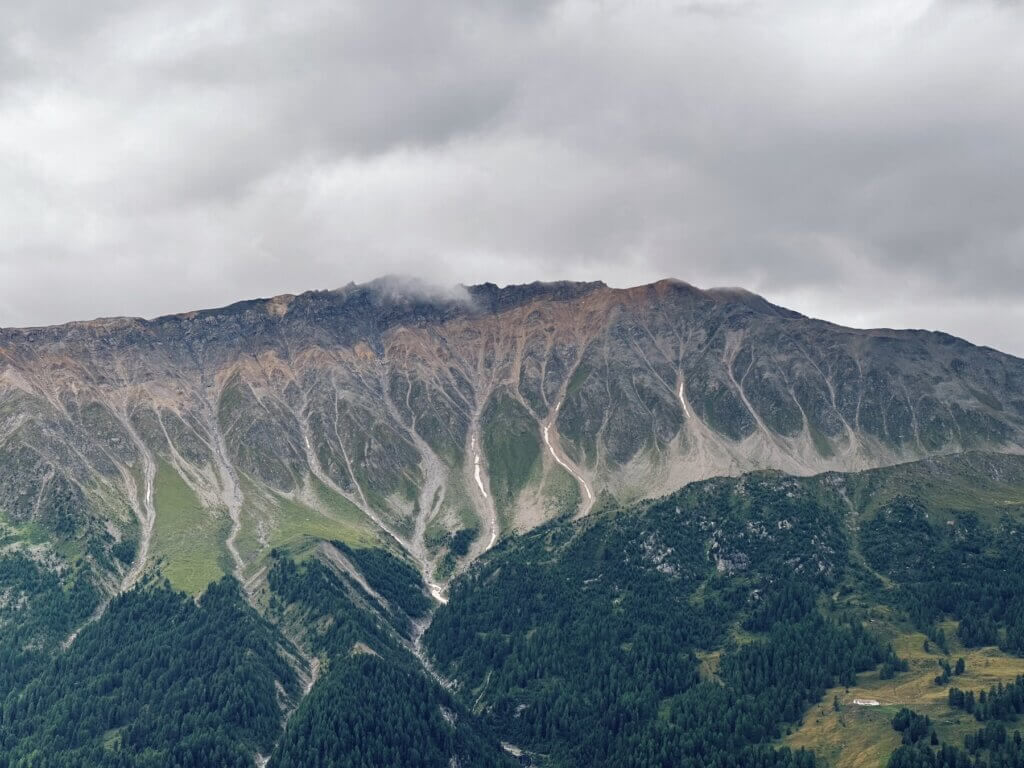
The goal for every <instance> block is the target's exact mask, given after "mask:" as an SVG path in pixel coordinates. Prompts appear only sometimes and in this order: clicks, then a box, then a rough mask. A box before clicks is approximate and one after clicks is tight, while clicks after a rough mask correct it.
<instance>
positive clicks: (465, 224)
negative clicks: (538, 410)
mask: <svg viewBox="0 0 1024 768" xmlns="http://www.w3.org/2000/svg"><path fill="white" fill-rule="evenodd" d="M0 18H3V19H4V21H3V22H2V26H0V169H2V170H0V196H2V199H3V200H4V201H5V205H4V206H2V207H0V324H4V325H12V324H35V323H50V322H57V321H63V320H68V319H72V318H82V317H92V316H96V315H109V314H121V313H125V314H141V315H154V314H158V313H162V312H171V311H179V310H185V309H189V308H194V307H198V306H209V305H215V304H222V303H226V302H228V301H231V300H234V299H239V298H245V297H250V296H257V295H271V294H276V293H282V292H296V291H301V290H305V289H308V288H320V287H330V286H333V285H342V284H345V283H348V282H349V281H352V280H358V281H362V280H368V279H372V278H375V277H378V276H380V275H382V274H386V273H393V274H402V275H410V276H413V277H420V278H428V279H429V280H430V281H432V282H449V283H472V282H479V281H484V280H491V281H495V282H511V281H515V282H520V281H532V280H535V279H563V278H565V279H603V280H605V281H606V282H609V283H610V284H613V285H627V284H635V283H639V282H644V281H648V280H654V279H658V278H660V277H665V276H674V277H679V278H682V279H685V280H687V281H689V282H692V283H695V284H698V285H704V286H710V285H742V286H744V287H747V288H749V289H751V290H755V291H759V292H762V293H765V294H766V295H768V297H769V298H771V299H772V300H773V301H776V302H779V303H782V304H788V305H791V306H793V307H794V308H795V309H798V310H800V311H803V312H807V313H811V314H817V315H824V316H826V317H828V318H829V319H834V320H837V321H840V322H849V323H857V324H867V325H892V326H925V327H937V328H942V329H944V330H948V331H950V332H953V333H959V334H962V335H965V336H967V337H968V338H970V339H971V340H974V341H978V342H982V343H990V344H995V345H998V346H1000V347H1001V348H1003V349H1006V350H1008V351H1013V352H1016V353H1017V354H1024V330H1021V329H1022V328H1024V324H1022V323H1021V322H1020V320H1021V319H1022V318H1021V312H1022V310H1021V307H1022V306H1024V288H1022V286H1024V258H1022V249H1024V220H1022V219H1021V217H1020V215H1019V201H1020V200H1021V199H1024V81H1022V80H1021V78H1019V77H1018V76H1017V74H1018V73H1019V72H1020V71H1022V68H1024V49H1021V47H1020V46H1019V40H1020V39H1021V36H1022V34H1024V10H1022V7H1021V5H1020V4H1019V3H1008V2H983V1H980V0H978V1H968V0H942V1H941V2H924V1H923V0H897V1H896V2H893V1H892V0H886V1H883V0H864V1H863V2H857V3H852V2H848V1H846V0H822V2H819V3H806V2H797V0H778V1H777V2H771V3H768V2H744V1H741V0H731V1H730V0H721V1H720V2H714V1H713V0H707V1H705V2H683V1H682V0H678V1H677V0H636V1H634V2H619V1H617V0H603V1H601V2H599V1H598V0H564V1H563V2H540V1H536V2H529V3H526V2H522V3H520V2H516V3H510V2H502V1H501V0H485V1H484V2H470V0H444V1H443V2H440V3H428V4H425V3H415V2H411V1H409V0H406V1H400V0H374V2H369V0H365V1H364V0H357V1H354V2H351V3H345V4H338V3H330V2H319V1H312V2H309V1H297V2H295V3H289V4H287V5H281V4H279V3H270V2H244V3H243V2H241V0H208V1H207V2H202V3H200V2H198V1H194V2H193V1H191V0H190V1H188V2H177V3H170V2H141V3H125V2H119V1H116V0H109V1H107V2H97V3H89V4H84V5H80V6H76V7H75V8H73V9H72V8H69V7H67V6H66V4H63V3H55V2H46V1H44V2H39V3H31V4H15V3H9V7H4V8H3V13H0Z"/></svg>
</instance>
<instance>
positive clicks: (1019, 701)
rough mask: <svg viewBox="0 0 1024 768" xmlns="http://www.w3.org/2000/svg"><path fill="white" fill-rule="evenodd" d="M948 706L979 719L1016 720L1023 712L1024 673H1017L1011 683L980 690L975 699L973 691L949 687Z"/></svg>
mask: <svg viewBox="0 0 1024 768" xmlns="http://www.w3.org/2000/svg"><path fill="white" fill-rule="evenodd" d="M949 706H951V707H955V708H957V709H963V710H966V711H967V712H971V713H973V714H974V717H975V718H976V719H977V720H979V721H982V722H984V721H986V720H1016V719H1017V717H1018V716H1019V715H1021V714H1024V675H1018V676H1017V678H1016V680H1014V681H1013V682H1012V683H1009V684H1006V685H1004V684H1003V683H999V684H997V685H994V686H992V687H991V688H989V689H988V692H985V691H981V692H980V694H979V695H978V697H977V699H975V695H974V692H973V691H961V690H960V689H959V688H950V689H949Z"/></svg>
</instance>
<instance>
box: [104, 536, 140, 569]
mask: <svg viewBox="0 0 1024 768" xmlns="http://www.w3.org/2000/svg"><path fill="white" fill-rule="evenodd" d="M135 549H136V545H135V540H134V539H121V541H119V542H117V544H115V545H114V546H112V547H111V548H110V554H112V555H113V556H114V557H116V558H117V559H118V560H120V561H121V562H122V563H123V564H124V565H131V563H132V561H133V560H134V559H135Z"/></svg>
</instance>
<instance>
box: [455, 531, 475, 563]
mask: <svg viewBox="0 0 1024 768" xmlns="http://www.w3.org/2000/svg"><path fill="white" fill-rule="evenodd" d="M478 533H479V532H478V531H477V530H476V529H475V528H463V529H461V530H459V531H456V532H455V533H454V534H453V535H452V538H451V543H450V544H449V545H448V550H449V551H450V552H451V553H452V554H453V555H455V556H456V557H465V556H466V555H468V554H469V545H470V544H472V543H473V540H474V539H476V537H477V535H478Z"/></svg>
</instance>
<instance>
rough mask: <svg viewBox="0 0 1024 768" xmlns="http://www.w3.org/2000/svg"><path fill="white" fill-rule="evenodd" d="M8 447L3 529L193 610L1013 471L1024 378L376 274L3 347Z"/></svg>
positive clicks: (661, 289)
mask: <svg viewBox="0 0 1024 768" xmlns="http://www.w3.org/2000/svg"><path fill="white" fill-rule="evenodd" d="M0 446H2V447H0V510H2V512H3V517H4V519H5V522H6V526H7V529H8V536H10V537H14V538H19V537H20V538H23V539H25V540H32V532H33V531H37V530H41V531H45V532H46V538H48V539H49V538H52V540H54V541H56V542H59V546H57V547H55V552H54V553H53V554H54V556H55V557H63V558H64V559H68V558H69V557H71V556H81V557H82V558H83V560H84V561H85V562H86V563H87V564H88V566H89V567H90V569H91V570H92V573H93V574H94V576H95V577H96V578H97V579H98V581H99V583H100V584H101V585H102V589H104V590H106V591H108V592H113V591H116V590H117V589H118V588H119V587H127V586H129V585H130V584H132V583H133V582H134V581H135V580H136V579H137V578H138V577H139V575H140V574H141V573H142V572H143V571H144V569H146V568H147V567H149V566H150V565H152V564H154V563H156V562H160V563H161V564H162V567H163V571H164V573H165V574H167V575H168V576H169V577H170V579H171V581H172V583H173V584H175V585H176V586H180V587H183V588H185V589H188V590H191V591H196V590H201V589H202V588H203V587H205V586H206V584H207V583H209V582H210V581H212V580H213V579H215V578H216V577H218V576H219V575H221V574H223V573H233V574H235V575H237V576H238V577H239V578H240V579H241V580H243V581H248V580H250V579H253V578H255V577H257V576H258V574H259V572H260V570H261V569H262V567H263V566H264V565H265V563H266V558H267V554H268V552H269V550H270V549H271V548H273V547H275V546H282V545H291V544H294V543H295V542H296V541H297V540H299V539H301V538H303V537H307V536H308V537H314V538H315V537H321V538H322V534H324V533H325V532H327V533H329V534H330V535H333V536H336V537H341V538H354V539H365V540H368V541H369V540H378V541H383V542H385V543H388V544H395V543H396V542H397V543H398V544H399V545H400V548H401V549H402V550H404V551H405V552H407V553H408V554H409V555H411V556H412V557H413V558H414V560H415V561H416V562H417V563H418V564H419V565H420V567H421V569H422V570H423V572H424V574H425V575H426V576H427V577H428V580H431V581H438V582H443V581H444V580H445V579H446V578H447V577H448V576H449V575H450V573H451V572H452V571H453V570H455V569H456V568H457V567H458V564H459V563H460V562H461V563H464V562H465V561H466V560H467V559H472V558H474V557H476V556H478V555H479V554H480V552H481V551H483V550H484V549H486V548H487V547H488V546H489V545H490V544H492V543H493V542H494V541H495V540H496V539H497V538H498V537H500V536H502V535H504V534H506V533H508V532H509V531H512V530H516V531H524V530H528V529H529V528H532V527H534V526H536V525H537V524H539V523H542V522H544V521H546V520H549V519H552V518H555V517H558V516H560V515H565V514H582V513H585V512H586V511H587V509H589V508H590V506H591V504H592V503H593V502H594V500H595V499H597V498H598V497H600V496H602V495H607V496H608V497H610V498H613V499H615V500H616V501H619V502H628V501H631V500H634V499H637V498H640V497H644V496H653V495H657V494H660V493H666V492H669V491H671V490H674V489H675V488H678V487H679V486H680V485H683V484H685V483H687V482H691V481H694V480H699V479H703V478H707V477H712V476H715V475H721V474H737V473H740V472H744V471H749V470H754V469H762V468H774V469H780V470H783V471H787V472H791V473H794V474H811V473H815V472H820V471H826V470H854V469H864V468H869V467H875V466H883V465H888V464H895V463H898V462H903V461H908V460H912V459H915V458H920V457H924V456H929V455H937V454H945V453H954V452H959V451H964V450H969V449H991V450H997V451H1009V452H1018V451H1020V450H1021V447H1022V446H1024V361H1021V360H1019V359H1017V358H1013V357H1010V356H1007V355H1003V354H1000V353H998V352H996V351H994V350H991V349H984V348H978V347H974V346H972V345H970V344H968V343H966V342H964V341H961V340H958V339H955V338H953V337H950V336H947V335H943V334H938V333H925V332H918V331H880V330H875V331H858V330H852V329H848V328H841V327H838V326H835V325H831V324H828V323H825V322H822V321H818V320H812V319H809V318H806V317H803V316H801V315H799V314H797V313H794V312H791V311H788V310H785V309H782V308H780V307H776V306H774V305H772V304H770V303H768V302H767V301H765V300H763V299H761V298H759V297H757V296H754V295H752V294H749V293H746V292H743V291H737V290H712V291H702V290H698V289H696V288H694V287H692V286H689V285H686V284H684V283H679V282H673V281H663V282H659V283H656V284H653V285H648V286H642V287H639V288H633V289H628V290H618V289H612V288H608V287H606V286H604V285H603V284H600V283H585V284H581V283H557V284H540V283H535V284H532V285H527V286H510V287H507V288H498V287H496V286H494V285H489V284H488V285H480V286H474V287H470V288H466V289H464V290H456V291H450V292H447V293H446V294H439V293H437V292H433V293H432V292H431V291H430V289H429V288H427V287H426V286H423V285H419V284H416V283H411V282H409V281H401V280H396V279H384V280H380V281H376V282H374V283H370V284H368V285H362V286H357V285H351V286H348V287H347V288H344V289H341V290H338V291H321V292H311V293H306V294H302V295H300V296H280V297H276V298H273V299H267V300H256V301H247V302H242V303H239V304H235V305H232V306H229V307H225V308H223V309H218V310H207V311H201V312H191V313H187V314H182V315H174V316H169V317H162V318H157V319H155V320H151V321H146V320H138V319H128V318H118V319H110V320H97V321H93V322H87V323H73V324H70V325H65V326H59V327H53V328H32V329H5V330H2V331H0ZM165 509H166V511H164V510H165ZM459 532H464V533H462V534H461V535H460V536H459V538H458V540H457V541H456V542H454V543H455V547H454V551H453V547H452V544H453V536H454V535H455V534H459ZM467 539H469V541H468V542H467ZM44 544H47V542H44ZM47 545H48V544H47Z"/></svg>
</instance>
